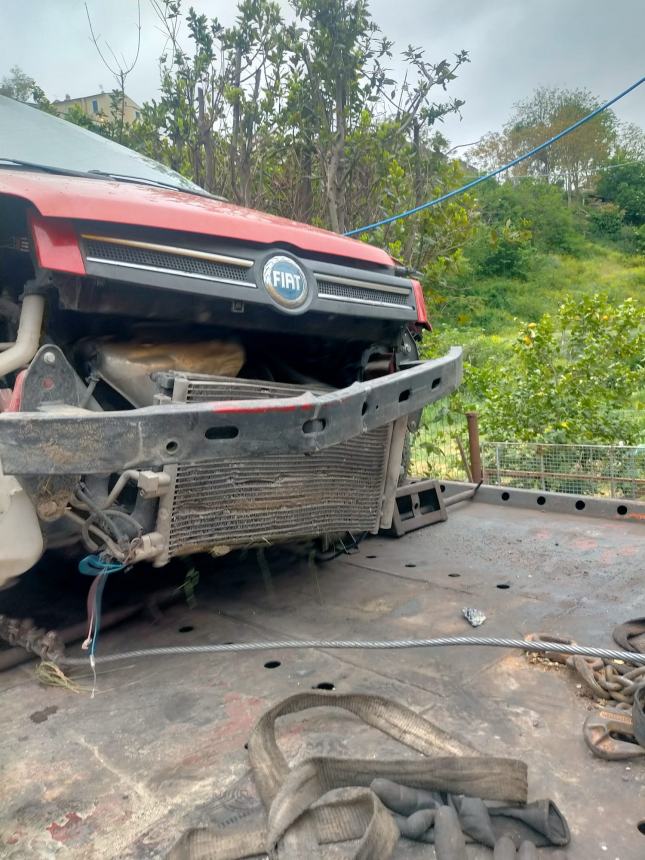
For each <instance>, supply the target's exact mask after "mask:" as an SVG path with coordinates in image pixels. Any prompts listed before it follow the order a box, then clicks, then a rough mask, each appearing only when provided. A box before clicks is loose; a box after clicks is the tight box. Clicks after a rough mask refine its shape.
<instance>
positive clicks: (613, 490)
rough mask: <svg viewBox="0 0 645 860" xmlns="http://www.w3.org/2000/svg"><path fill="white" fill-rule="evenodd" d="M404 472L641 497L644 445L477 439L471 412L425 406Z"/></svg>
mask: <svg viewBox="0 0 645 860" xmlns="http://www.w3.org/2000/svg"><path fill="white" fill-rule="evenodd" d="M409 473H410V474H411V475H414V476H415V477H417V476H418V477H435V478H439V479H442V478H443V479H445V480H452V481H471V480H474V481H477V480H479V478H480V477H481V478H483V480H484V482H485V483H487V484H493V485H497V486H504V487H517V488H521V489H529V490H544V491H547V492H557V493H572V494H577V495H586V496H601V497H607V498H624V499H635V500H643V499H645V445H638V446H634V445H632V446H630V445H559V444H547V443H542V442H495V441H489V440H483V441H480V440H479V438H478V432H477V416H476V415H475V413H469V414H468V416H466V415H458V414H455V413H454V412H453V413H451V412H450V411H449V410H448V409H447V408H446V406H445V405H444V404H442V403H438V404H433V406H430V407H428V408H427V409H426V410H425V411H424V414H423V419H422V422H421V426H420V429H419V431H418V432H417V433H416V434H415V436H414V438H413V441H412V445H411V451H410V467H409Z"/></svg>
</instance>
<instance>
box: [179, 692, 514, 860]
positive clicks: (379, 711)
mask: <svg viewBox="0 0 645 860" xmlns="http://www.w3.org/2000/svg"><path fill="white" fill-rule="evenodd" d="M319 707H335V708H341V709H343V710H345V711H349V712H350V713H352V714H354V715H355V716H356V717H358V718H359V719H361V720H362V721H363V722H365V723H367V724H368V725H370V726H372V727H374V728H377V729H380V730H381V731H382V732H384V733H385V734H387V735H389V736H390V737H392V738H394V739H395V740H397V741H399V742H400V743H402V744H404V745H405V746H407V747H409V748H410V749H413V750H416V751H417V752H419V753H421V754H422V755H423V756H425V758H422V759H416V760H415V759H402V760H398V759H397V760H385V761H382V760H379V759H378V758H374V759H371V758H370V759H338V758H331V757H320V758H312V759H308V760H306V761H304V762H302V763H301V764H298V765H296V766H295V767H293V768H291V767H290V766H289V764H288V762H287V760H286V759H285V757H284V756H283V754H282V752H281V751H280V748H279V747H278V744H277V741H276V734H275V728H276V725H275V724H276V721H277V720H278V719H279V718H280V717H282V716H285V715H287V714H294V713H298V712H301V711H306V710H308V709H310V708H319ZM248 751H249V760H250V764H251V772H252V774H253V778H254V780H255V784H256V786H257V789H258V793H259V795H260V798H261V800H262V803H263V804H264V807H265V809H266V811H267V820H266V823H261V822H258V823H257V824H256V825H255V826H254V825H253V824H252V823H249V824H244V825H240V826H236V827H226V828H224V829H222V830H219V829H215V828H203V829H197V830H189V831H187V832H186V833H184V834H183V836H182V837H181V839H180V840H179V842H178V843H177V844H176V845H175V847H174V848H173V849H172V850H171V852H170V853H169V855H168V858H167V860H242V858H246V857H254V856H257V855H264V854H268V855H269V856H270V857H272V858H280V860H303V858H305V857H306V858H307V860H320V858H322V857H323V856H324V855H323V849H322V848H321V846H323V845H325V844H329V843H335V842H345V841H348V840H358V842H355V843H354V845H353V846H352V850H353V853H352V854H351V855H348V856H351V857H352V858H353V860H389V858H390V857H391V856H392V853H393V851H394V846H395V844H396V842H397V840H398V839H399V835H400V833H399V829H398V827H397V826H396V823H395V821H394V818H393V816H392V814H391V813H390V812H389V811H388V810H387V809H386V808H385V807H384V806H383V804H382V803H381V801H380V800H379V798H378V797H377V795H376V794H375V793H374V792H373V791H372V790H371V789H370V788H369V786H370V784H371V783H372V781H373V780H375V779H379V778H381V779H389V780H392V781H395V782H399V783H403V784H404V785H406V786H410V787H412V788H417V789H422V790H425V791H441V792H448V793H451V794H453V793H454V794H467V795H471V796H474V797H478V798H482V799H484V800H496V801H505V802H507V803H519V804H523V803H526V800H527V772H526V765H525V764H524V762H522V761H520V760H519V759H510V758H494V757H491V756H480V755H478V754H477V753H476V751H474V750H473V749H471V748H469V747H468V746H466V745H465V744H462V743H460V742H459V741H456V740H455V739H454V738H452V737H450V735H448V734H447V733H446V732H444V731H442V730H441V729H439V728H438V727H437V726H434V725H433V724H432V723H431V722H429V721H428V720H426V719H424V718H423V717H421V716H419V714H416V713H415V712H414V711H411V710H410V709H409V708H406V707H404V706H402V705H399V704H397V703H396V702H393V701H391V700H389V699H385V698H382V697H380V696H369V695H359V694H355V695H338V694H334V693H331V694H330V693H302V694H298V695H295V696H291V697H290V698H288V699H285V700H284V701H282V702H280V703H279V704H278V705H276V706H275V707H273V708H271V709H269V710H268V711H267V712H266V713H265V714H263V716H262V717H261V718H260V720H259V721H258V723H257V725H256V726H255V728H254V729H253V732H252V734H251V737H250V739H249V745H248ZM437 752H440V753H444V754H446V753H447V754H448V755H447V756H446V755H443V756H438V755H437ZM329 792H333V794H332V795H330V794H329Z"/></svg>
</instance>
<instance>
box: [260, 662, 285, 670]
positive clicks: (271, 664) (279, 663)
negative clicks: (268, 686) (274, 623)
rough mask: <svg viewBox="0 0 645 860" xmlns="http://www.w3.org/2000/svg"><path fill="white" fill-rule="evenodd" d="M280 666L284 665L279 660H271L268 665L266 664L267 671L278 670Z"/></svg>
mask: <svg viewBox="0 0 645 860" xmlns="http://www.w3.org/2000/svg"><path fill="white" fill-rule="evenodd" d="M278 666H282V663H281V662H280V661H279V660H269V662H268V663H265V664H264V668H265V669H277V668H278Z"/></svg>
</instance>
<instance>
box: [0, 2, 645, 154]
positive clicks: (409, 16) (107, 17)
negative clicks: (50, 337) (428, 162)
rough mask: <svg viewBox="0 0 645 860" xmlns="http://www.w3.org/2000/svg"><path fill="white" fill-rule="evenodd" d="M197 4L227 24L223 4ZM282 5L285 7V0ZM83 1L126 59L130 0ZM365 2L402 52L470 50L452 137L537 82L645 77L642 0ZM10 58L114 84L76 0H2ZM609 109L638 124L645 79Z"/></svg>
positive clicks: (151, 31) (604, 87) (464, 135)
mask: <svg viewBox="0 0 645 860" xmlns="http://www.w3.org/2000/svg"><path fill="white" fill-rule="evenodd" d="M188 5H189V3H186V7H187V6H188ZM193 5H194V6H195V7H196V8H197V9H198V11H200V12H205V13H206V14H208V15H216V16H217V17H219V18H220V20H221V21H222V22H223V23H225V24H227V23H232V19H233V17H234V13H235V4H234V3H233V2H230V0H194V2H193ZM281 5H282V6H283V8H284V9H285V10H288V0H281ZM88 6H89V8H90V12H91V15H92V19H93V23H94V26H95V30H96V32H97V33H99V34H100V36H101V37H102V39H103V40H107V41H108V42H109V43H110V44H111V46H112V47H113V48H114V50H115V51H116V52H117V53H121V52H122V53H123V54H124V55H125V57H126V59H127V58H129V57H131V56H132V53H133V51H134V49H135V47H136V30H135V24H136V17H137V16H136V0H88ZM141 10H142V47H141V54H140V57H139V62H138V64H137V66H136V69H135V70H134V72H133V73H132V75H131V76H130V78H129V80H128V84H127V92H128V94H129V95H130V96H131V97H132V98H133V99H134V100H135V101H137V102H139V103H141V102H143V101H145V100H146V99H149V98H152V97H154V96H155V95H156V93H157V86H158V65H157V59H158V57H159V54H160V53H161V50H162V49H163V44H164V39H163V36H162V34H161V33H160V31H159V29H158V26H157V23H156V19H155V16H154V13H153V12H152V10H151V8H150V6H149V0H141ZM371 10H372V14H373V16H374V19H375V20H376V22H377V23H378V24H379V25H380V26H381V28H382V30H383V32H384V33H385V34H386V35H387V36H388V37H389V38H391V39H393V40H394V41H395V43H396V47H398V48H403V47H405V46H406V45H407V44H409V43H410V42H412V43H413V44H414V45H415V46H421V47H423V48H425V49H426V51H427V54H428V56H429V57H430V58H432V59H433V60H439V59H443V58H444V57H446V58H450V57H451V56H452V54H454V53H455V52H456V51H459V50H461V49H465V50H467V51H469V52H470V58H471V62H470V64H469V65H468V66H466V67H465V68H464V69H463V70H462V72H461V73H460V76H459V78H458V80H456V81H455V82H454V84H453V85H452V86H451V88H450V94H451V95H453V96H455V97H459V98H462V99H464V100H465V102H466V104H465V105H464V107H463V109H462V117H463V118H462V120H461V121H460V120H458V119H457V118H454V119H453V118H450V119H449V120H447V121H446V122H445V123H444V126H443V129H442V130H443V132H444V134H446V136H447V137H448V138H449V139H450V140H451V142H452V143H453V145H457V144H462V143H468V142H470V141H474V140H477V139H478V138H479V137H480V136H481V135H482V134H484V133H485V132H486V131H489V130H491V129H496V128H499V127H500V126H501V125H502V124H503V122H504V121H505V120H506V119H507V118H508V116H509V113H510V111H511V108H512V105H513V102H515V101H517V100H518V99H523V98H525V97H526V96H528V95H529V94H530V93H531V92H532V90H533V89H534V88H535V87H537V86H542V85H544V86H554V87H570V88H576V87H586V88H588V89H590V90H591V91H592V92H593V93H594V94H595V95H596V96H597V97H598V98H600V99H602V100H605V99H608V98H610V97H611V96H613V95H615V94H616V93H617V92H619V91H620V90H621V89H624V88H625V87H626V86H627V85H629V84H630V83H632V82H633V81H634V80H636V79H637V78H639V77H641V76H642V75H643V74H645V47H644V34H645V0H613V2H610V0H443V2H442V0H372V3H371ZM13 65H19V66H20V67H21V68H22V69H23V70H24V71H25V72H27V73H28V74H30V75H31V76H32V77H34V78H35V79H36V81H37V82H38V84H39V85H40V86H41V87H42V88H43V89H44V90H45V92H46V94H47V95H48V97H49V98H51V99H57V98H64V97H65V95H66V94H67V93H69V94H70V95H72V96H80V95H89V94H91V93H94V92H98V91H99V90H100V89H101V87H104V88H105V89H106V90H110V89H112V87H113V86H114V83H113V80H112V79H111V78H110V75H109V73H108V72H107V71H106V70H105V69H104V68H103V66H102V65H101V61H100V59H99V58H98V56H97V54H96V51H95V49H94V46H93V45H92V43H91V41H90V38H89V31H88V25H87V19H86V16H85V10H84V5H83V0H0V77H2V76H3V75H4V74H6V73H7V72H8V71H9V68H10V67H11V66H13ZM615 110H616V113H617V115H618V116H619V118H620V119H622V120H628V121H630V122H636V123H638V124H639V125H641V126H645V85H644V86H642V87H641V88H640V89H639V90H637V91H636V92H635V93H632V94H631V95H629V96H628V97H627V98H626V99H625V100H624V101H623V102H621V103H620V104H619V105H618V106H617V107H616V109H615Z"/></svg>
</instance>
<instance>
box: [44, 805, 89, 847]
mask: <svg viewBox="0 0 645 860" xmlns="http://www.w3.org/2000/svg"><path fill="white" fill-rule="evenodd" d="M82 823H83V819H82V818H81V816H80V815H77V814H76V813H75V812H67V813H65V822H64V824H59V823H58V822H57V821H52V823H51V824H50V825H49V827H48V828H47V830H49V832H50V833H51V837H52V839H55V840H56V842H67V841H68V840H69V839H71V838H72V837H73V836H75V835H76V834H77V832H78V829H79V824H82Z"/></svg>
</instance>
